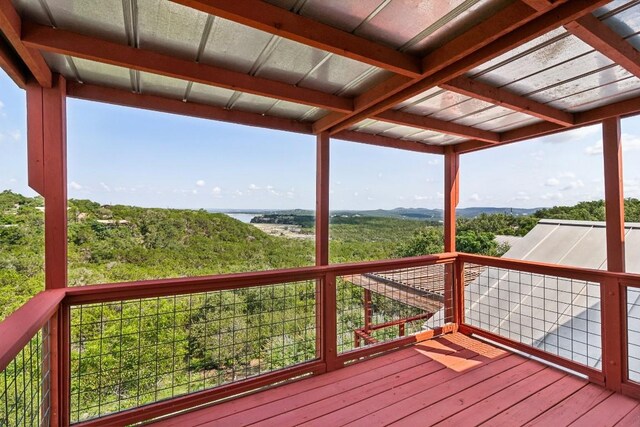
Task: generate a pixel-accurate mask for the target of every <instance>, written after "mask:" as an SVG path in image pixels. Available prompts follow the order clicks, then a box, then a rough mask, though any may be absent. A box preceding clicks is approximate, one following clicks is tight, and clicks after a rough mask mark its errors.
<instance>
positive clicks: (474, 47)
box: [314, 0, 608, 134]
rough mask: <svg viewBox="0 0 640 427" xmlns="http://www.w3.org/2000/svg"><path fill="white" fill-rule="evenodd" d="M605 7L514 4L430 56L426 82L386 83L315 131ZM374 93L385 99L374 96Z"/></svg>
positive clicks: (598, 0) (371, 112) (333, 128)
mask: <svg viewBox="0 0 640 427" xmlns="http://www.w3.org/2000/svg"><path fill="white" fill-rule="evenodd" d="M606 3H608V1H607V0H588V1H587V0H585V1H570V2H566V3H564V4H560V2H556V3H554V4H553V5H552V6H551V7H552V9H551V10H549V11H547V12H546V13H544V11H534V10H533V9H532V8H530V7H529V6H527V5H524V4H523V3H522V2H520V1H518V2H515V3H513V4H512V5H510V6H508V7H506V8H505V9H503V10H502V11H500V12H498V13H496V14H495V15H494V16H492V17H490V18H488V19H486V20H485V21H483V22H482V23H481V24H479V25H478V26H476V27H474V28H472V29H470V30H469V31H467V32H465V33H464V34H462V35H461V36H459V37H458V38H456V39H454V40H452V41H451V42H449V43H447V44H445V45H444V46H442V47H441V48H439V49H437V50H435V51H434V52H432V53H431V54H430V55H428V56H427V57H425V58H424V60H423V69H424V70H425V73H424V74H423V76H422V77H421V78H418V79H414V80H413V81H407V79H406V78H405V79H403V80H401V79H399V78H396V79H395V80H394V81H391V79H389V81H386V82H382V83H381V84H380V85H379V86H380V87H381V89H378V88H377V86H376V87H374V88H372V89H371V90H370V91H368V94H363V95H362V96H359V97H356V99H355V100H354V107H355V111H354V112H353V113H350V114H348V115H339V114H337V113H336V114H331V115H329V116H327V117H324V118H322V119H320V120H318V121H316V123H315V124H314V132H319V131H324V130H329V132H330V133H331V134H333V133H336V132H338V131H340V130H341V129H345V128H347V127H349V126H351V125H353V124H355V123H357V122H359V121H361V120H363V119H365V118H367V117H371V116H375V115H377V114H379V113H381V112H382V111H385V110H388V109H390V108H392V107H393V106H395V105H397V104H399V103H400V102H402V101H404V100H406V99H409V98H411V97H413V96H415V95H417V94H419V93H422V92H424V91H425V90H428V89H430V88H432V87H435V86H437V85H439V84H442V83H444V82H446V81H448V80H450V79H451V78H453V77H457V76H459V75H462V74H464V73H465V72H467V71H468V70H470V69H472V68H474V67H476V66H478V65H480V64H482V63H484V62H486V61H488V60H490V59H492V58H495V57H497V56H499V55H501V54H503V53H505V52H507V51H509V50H511V49H513V48H514V47H516V46H519V45H520V44H522V43H525V42H527V41H530V40H533V39H534V38H536V37H539V36H541V35H543V34H545V33H547V32H549V31H550V30H553V29H555V28H557V27H558V26H560V25H563V24H566V23H568V22H571V21H574V20H576V19H578V18H580V17H582V16H584V15H586V14H588V13H590V12H591V11H593V10H594V9H596V8H598V7H600V6H602V5H604V4H606ZM371 94H380V96H378V97H372V95H371Z"/></svg>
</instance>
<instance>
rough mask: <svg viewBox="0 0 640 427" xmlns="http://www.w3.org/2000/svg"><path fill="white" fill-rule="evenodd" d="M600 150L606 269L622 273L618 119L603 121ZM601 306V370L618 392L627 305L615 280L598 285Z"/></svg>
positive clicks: (607, 382)
mask: <svg viewBox="0 0 640 427" xmlns="http://www.w3.org/2000/svg"><path fill="white" fill-rule="evenodd" d="M602 148H603V151H602V152H603V157H604V192H605V210H606V221H607V227H606V233H607V269H608V270H609V271H614V272H624V271H625V265H624V262H625V253H624V233H625V229H624V196H623V192H622V188H623V183H622V143H621V140H620V118H619V117H614V118H611V119H607V120H605V121H603V122H602ZM600 297H601V304H602V360H603V363H602V371H603V373H604V376H605V385H606V387H607V388H609V389H611V390H615V391H620V390H621V385H622V381H623V378H625V377H626V372H624V367H625V366H626V360H625V357H623V355H624V354H625V353H626V345H625V344H624V343H625V339H624V336H623V335H626V332H625V331H623V330H622V325H623V324H624V320H625V319H624V316H625V315H626V310H625V309H624V307H626V304H625V303H624V300H625V298H624V295H623V293H622V292H621V288H620V284H619V282H618V280H616V279H611V280H605V281H603V282H602V283H601V284H600Z"/></svg>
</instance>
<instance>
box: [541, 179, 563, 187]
mask: <svg viewBox="0 0 640 427" xmlns="http://www.w3.org/2000/svg"><path fill="white" fill-rule="evenodd" d="M544 185H545V186H547V187H556V186H558V185H560V180H558V179H557V178H549V179H548V180H546V181H545V183H544Z"/></svg>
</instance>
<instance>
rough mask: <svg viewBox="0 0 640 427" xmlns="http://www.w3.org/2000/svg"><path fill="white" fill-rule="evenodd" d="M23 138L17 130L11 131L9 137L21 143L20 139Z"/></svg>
mask: <svg viewBox="0 0 640 427" xmlns="http://www.w3.org/2000/svg"><path fill="white" fill-rule="evenodd" d="M21 136H22V134H21V133H20V131H19V130H17V129H15V130H12V131H9V137H10V138H11V139H13V140H14V141H20V137H21Z"/></svg>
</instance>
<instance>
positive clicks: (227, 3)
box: [172, 0, 422, 77]
mask: <svg viewBox="0 0 640 427" xmlns="http://www.w3.org/2000/svg"><path fill="white" fill-rule="evenodd" d="M172 1H174V2H175V3H180V4H182V5H185V6H189V7H191V8H194V9H197V10H200V11H202V12H206V13H209V14H211V15H215V16H219V17H221V18H224V19H228V20H230V21H234V22H237V23H239V24H242V25H246V26H249V27H252V28H256V29H258V30H261V31H265V32H267V33H270V34H274V35H277V36H280V37H284V38H286V39H290V40H294V41H296V42H298V43H302V44H306V45H308V46H311V47H315V48H317V49H322V50H325V51H327V52H331V53H335V54H337V55H340V56H344V57H347V58H351V59H355V60H356V61H360V62H364V63H365V64H369V65H375V66H376V67H380V68H383V69H386V70H389V71H392V72H394V73H399V74H403V75H407V76H409V77H416V76H419V75H420V73H421V72H422V69H421V67H420V60H419V59H418V58H415V57H413V56H411V55H408V54H406V53H402V52H399V51H397V50H395V49H393V48H391V47H387V46H383V45H381V44H378V43H375V42H373V41H371V40H368V39H365V38H362V37H358V36H356V35H354V34H351V33H348V32H346V31H342V30H339V29H337V28H335V27H332V26H330V25H326V24H322V23H320V22H318V21H314V20H313V19H309V18H306V17H304V16H301V15H298V14H296V13H292V12H289V11H287V10H286V9H283V8H280V7H277V6H273V5H270V4H268V3H266V2H263V1H259V0H243V1H241V2H238V1H235V0H172Z"/></svg>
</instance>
